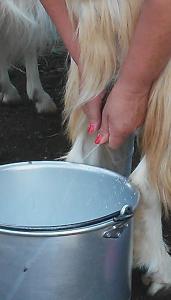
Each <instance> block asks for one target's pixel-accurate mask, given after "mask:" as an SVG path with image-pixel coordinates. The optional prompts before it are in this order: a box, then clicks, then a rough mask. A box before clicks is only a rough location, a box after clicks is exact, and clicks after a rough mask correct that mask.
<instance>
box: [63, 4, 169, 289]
mask: <svg viewBox="0 0 171 300" xmlns="http://www.w3.org/2000/svg"><path fill="white" fill-rule="evenodd" d="M66 3H67V7H68V11H69V14H70V17H71V20H72V22H73V26H74V28H75V32H76V36H77V38H78V40H79V44H80V51H81V54H80V63H81V65H82V69H83V78H82V80H83V84H82V85H81V86H80V82H79V72H78V67H77V65H76V64H75V63H74V61H71V66H70V70H69V74H68V81H67V86H66V95H65V116H66V118H68V119H69V121H68V132H69V137H70V139H71V141H72V143H73V146H72V149H71V151H70V152H69V154H68V160H70V161H74V162H83V163H84V162H85V161H84V155H85V154H86V153H85V152H87V153H88V152H89V151H91V148H92V140H91V139H92V138H90V137H89V136H88V135H87V134H86V118H85V116H84V114H83V112H82V110H81V105H82V104H84V103H86V102H87V101H89V100H90V99H91V98H93V97H94V96H96V95H98V94H99V93H100V92H101V91H102V90H103V89H105V88H106V87H108V85H110V84H112V83H114V82H115V81H116V80H117V76H118V73H119V69H120V66H121V65H122V62H123V59H124V57H125V55H126V53H127V51H128V47H129V42H130V39H131V36H132V33H133V30H134V27H135V24H136V21H137V18H138V16H139V12H140V8H141V5H142V3H143V1H140V0H127V1H114V0H99V1H89V0H82V1H81V0H76V1H71V0H67V1H66ZM170 111H171V62H169V63H168V65H167V67H166V68H165V70H164V71H163V73H162V74H161V75H160V78H159V79H158V80H157V81H156V83H155V84H154V85H153V87H152V90H151V95H150V99H149V107H148V112H147V118H146V122H145V125H144V132H143V152H144V153H145V158H144V159H143V160H142V162H141V164H140V165H139V166H138V168H137V169H136V170H135V171H134V172H133V174H132V176H131V180H132V181H133V183H134V184H136V185H137V186H138V188H139V189H140V192H141V200H140V205H139V208H138V210H137V214H136V215H135V248H134V261H135V264H136V265H137V266H139V267H142V266H145V267H146V268H147V269H148V276H150V278H151V280H152V282H153V284H152V285H151V293H155V292H156V291H157V290H158V289H159V288H161V287H163V286H164V287H167V286H168V285H170V284H171V259H170V257H169V255H168V253H167V250H166V246H165V244H164V242H163V238H162V224H161V209H162V205H163V206H164V209H165V213H166V214H168V211H169V209H170V208H171V159H170V150H171V142H170V141H171V137H170V134H171V118H170ZM85 149H86V150H85ZM102 149H103V148H102V147H101V146H100V147H98V148H97V149H96V151H95V152H94V153H93V155H90V156H89V157H88V159H87V157H86V163H87V164H92V165H93V164H94V165H99V166H103V167H107V168H113V166H112V167H110V165H112V158H111V155H110V156H108V157H107V158H106V156H105V155H104V151H103V150H102ZM115 155H117V153H115V154H114V156H115ZM114 170H117V169H116V166H114ZM155 216H156V218H157V221H156V219H155ZM140 241H141V242H140ZM139 245H140V246H139ZM149 245H150V246H149ZM148 247H151V248H152V250H151V251H147V250H148ZM154 247H155V248H154ZM166 266H167V268H166Z"/></svg>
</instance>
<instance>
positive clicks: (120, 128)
mask: <svg viewBox="0 0 171 300" xmlns="http://www.w3.org/2000/svg"><path fill="white" fill-rule="evenodd" d="M150 88H151V86H150V85H149V86H139V87H137V86H136V87H135V86H134V85H128V83H127V82H124V81H122V80H118V82H117V83H116V85H115V86H114V87H113V89H112V91H111V93H110V94H109V96H108V98H107V101H106V104H105V106H104V109H103V112H102V121H101V126H100V129H99V134H98V135H97V138H96V140H95V143H96V144H104V143H108V144H109V147H110V148H112V149H116V148H118V147H119V146H120V145H121V144H122V143H123V142H124V140H125V139H126V137H128V136H129V135H130V134H131V133H133V132H134V131H135V130H136V129H137V128H138V127H141V126H142V125H143V123H144V120H145V116H146V111H147V105H148V99H149V92H150Z"/></svg>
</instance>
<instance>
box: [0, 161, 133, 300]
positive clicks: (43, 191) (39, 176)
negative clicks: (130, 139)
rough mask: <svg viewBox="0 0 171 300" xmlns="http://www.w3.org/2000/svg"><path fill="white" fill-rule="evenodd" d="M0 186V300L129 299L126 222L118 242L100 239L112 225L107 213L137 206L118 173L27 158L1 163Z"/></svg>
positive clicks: (129, 237) (129, 243) (129, 249)
mask: <svg viewBox="0 0 171 300" xmlns="http://www.w3.org/2000/svg"><path fill="white" fill-rule="evenodd" d="M0 186H1V196H0V270H3V271H1V273H0V299H3V300H23V299H24V300H96V299H97V300H113V299H116V300H128V299H129V298H130V281H131V264H132V225H133V224H132V223H133V220H132V219H130V220H128V226H126V228H125V229H124V231H123V232H122V233H121V235H120V237H119V238H118V239H106V238H104V237H103V235H104V232H105V231H108V230H110V229H111V228H112V226H114V221H113V219H111V218H109V219H108V216H110V215H111V214H113V213H115V212H117V211H120V210H121V209H122V207H123V206H124V205H130V206H131V207H133V209H135V207H136V206H137V203H138V193H137V191H135V190H134V189H133V188H132V187H131V186H130V184H129V183H128V182H127V181H126V179H125V178H123V177H120V176H118V175H117V174H115V173H113V172H110V171H106V170H102V169H99V168H94V167H88V166H83V165H76V164H71V163H61V162H33V163H21V164H13V165H6V166H1V167H0ZM103 217H106V218H107V219H108V220H105V221H104V222H100V221H99V220H100V218H103ZM92 220H97V221H96V222H95V224H94V225H88V224H89V223H86V222H89V221H92ZM77 224H80V227H78V225H77ZM65 226H67V227H66V229H65Z"/></svg>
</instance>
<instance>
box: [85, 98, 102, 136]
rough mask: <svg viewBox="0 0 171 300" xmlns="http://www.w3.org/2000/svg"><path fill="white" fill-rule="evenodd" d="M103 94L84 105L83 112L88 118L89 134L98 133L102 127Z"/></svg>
mask: <svg viewBox="0 0 171 300" xmlns="http://www.w3.org/2000/svg"><path fill="white" fill-rule="evenodd" d="M102 100H103V94H102V93H101V94H100V95H98V96H96V97H95V98H94V99H93V100H91V101H89V102H88V103H86V104H84V105H83V112H84V113H85V115H86V117H87V122H88V128H87V131H88V133H89V134H93V133H94V132H96V131H97V130H98V129H99V128H100V125H101V109H102Z"/></svg>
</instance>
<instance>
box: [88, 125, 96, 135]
mask: <svg viewBox="0 0 171 300" xmlns="http://www.w3.org/2000/svg"><path fill="white" fill-rule="evenodd" d="M95 128H96V126H95V124H92V123H90V125H89V126H88V129H87V132H88V133H89V134H93V133H94V132H95Z"/></svg>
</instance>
